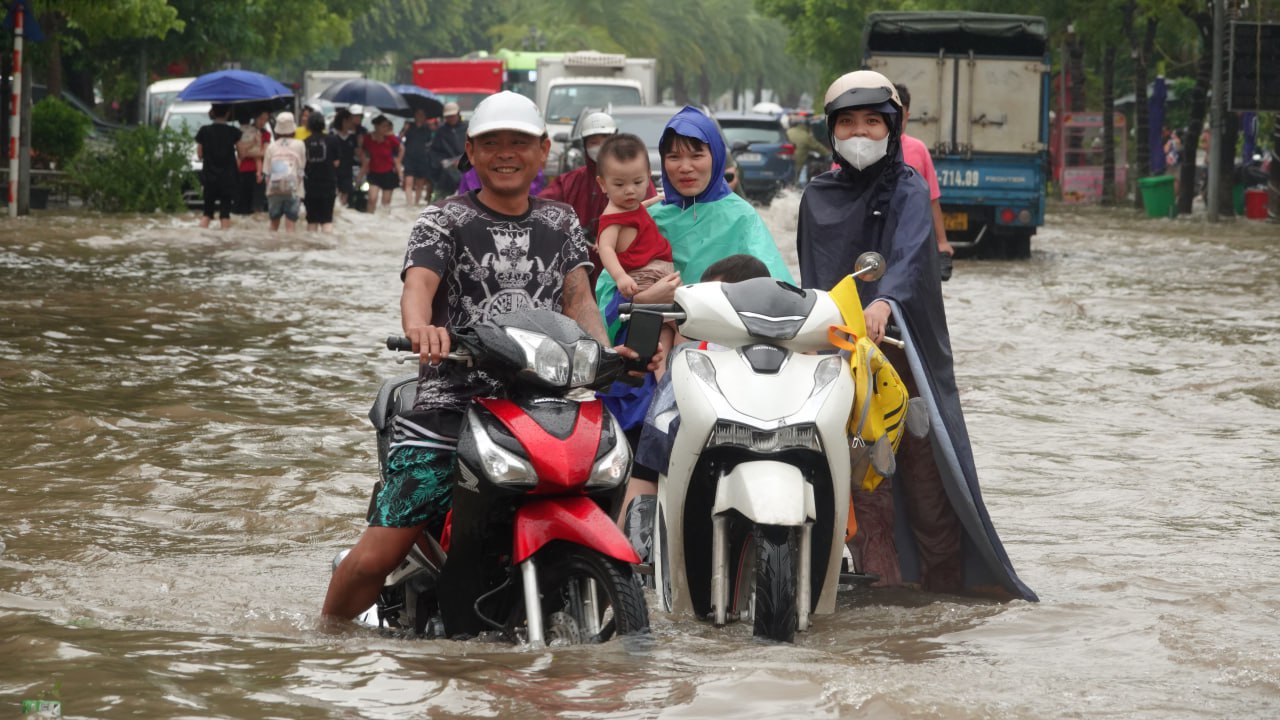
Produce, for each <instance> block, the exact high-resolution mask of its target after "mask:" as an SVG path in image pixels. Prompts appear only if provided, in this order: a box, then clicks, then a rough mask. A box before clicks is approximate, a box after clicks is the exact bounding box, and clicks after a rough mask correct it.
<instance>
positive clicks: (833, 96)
mask: <svg viewBox="0 0 1280 720" xmlns="http://www.w3.org/2000/svg"><path fill="white" fill-rule="evenodd" d="M855 108H857V109H862V110H873V111H875V112H878V113H880V114H881V115H883V116H884V118H885V122H886V124H887V125H888V127H889V134H888V136H887V137H885V138H883V139H881V140H871V139H869V138H861V137H851V138H846V139H844V140H837V139H836V136H835V128H836V118H837V116H839V114H840V113H841V112H842V111H844V110H852V109H855ZM823 110H825V111H826V113H827V132H828V137H829V140H830V142H831V147H832V148H833V149H834V150H835V155H836V158H837V159H838V160H842V161H843V162H844V163H847V164H848V165H850V166H852V167H853V168H855V169H857V170H864V169H866V168H868V167H870V166H871V165H874V164H875V163H876V162H878V161H879V160H880V159H881V158H883V157H885V156H886V155H890V156H895V157H896V156H897V154H898V145H899V140H898V136H899V135H901V133H902V99H901V98H899V97H898V90H897V88H895V87H894V86H893V83H892V82H890V81H889V78H887V77H885V76H884V75H881V74H880V73H878V72H876V71H874V70H856V71H854V72H851V73H845V74H844V75H841V76H840V77H838V78H836V79H835V82H833V83H831V86H830V87H828V88H827V94H826V97H825V98H823Z"/></svg>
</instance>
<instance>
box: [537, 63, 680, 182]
mask: <svg viewBox="0 0 1280 720" xmlns="http://www.w3.org/2000/svg"><path fill="white" fill-rule="evenodd" d="M536 83H537V102H538V108H539V109H541V110H542V116H543V118H545V119H546V121H547V134H548V135H549V136H550V137H551V138H553V141H552V143H551V157H550V158H548V159H547V173H548V174H554V173H555V172H556V171H557V168H559V167H560V154H561V153H563V152H564V150H565V148H566V146H565V144H564V143H562V142H556V141H555V140H554V138H555V137H556V135H558V134H561V133H568V131H569V130H570V129H571V128H572V127H573V123H574V122H575V121H576V120H577V119H578V115H579V114H581V113H582V111H583V109H585V108H603V109H607V108H609V107H610V106H611V105H653V104H656V103H657V102H658V61H657V60H655V59H653V58H629V57H627V56H625V55H619V54H611V53H599V52H595V51H592V50H583V51H580V52H571V53H565V54H564V55H561V56H559V57H544V58H539V59H538V76H537V81H536Z"/></svg>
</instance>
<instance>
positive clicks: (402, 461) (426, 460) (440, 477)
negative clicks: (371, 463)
mask: <svg viewBox="0 0 1280 720" xmlns="http://www.w3.org/2000/svg"><path fill="white" fill-rule="evenodd" d="M457 464H458V454H457V453H456V452H454V451H452V450H441V449H439V448H424V447H415V446H412V445H407V446H401V447H397V448H394V449H392V450H391V452H390V454H388V456H387V471H386V474H385V476H384V479H383V482H382V489H381V490H380V491H379V492H378V494H377V495H375V496H374V498H373V503H372V504H370V506H369V518H368V520H369V524H370V525H374V526H377V527H392V528H404V527H414V526H415V525H421V524H423V523H426V525H427V531H428V532H429V533H431V534H432V535H433V536H435V537H439V535H440V530H441V529H442V528H443V527H444V517H445V515H446V514H448V512H449V507H450V506H451V505H452V502H453V484H454V483H453V473H454V470H455V468H456V467H457Z"/></svg>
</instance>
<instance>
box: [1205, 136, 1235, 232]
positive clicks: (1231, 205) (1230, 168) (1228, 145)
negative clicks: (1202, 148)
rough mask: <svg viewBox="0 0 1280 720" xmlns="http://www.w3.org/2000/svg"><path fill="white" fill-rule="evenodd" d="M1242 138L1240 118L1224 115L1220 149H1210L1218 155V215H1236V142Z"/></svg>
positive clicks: (1219, 137)
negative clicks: (1234, 195)
mask: <svg viewBox="0 0 1280 720" xmlns="http://www.w3.org/2000/svg"><path fill="white" fill-rule="evenodd" d="M1239 137H1240V118H1239V116H1238V115H1236V114H1235V113H1233V112H1225V111H1224V112H1223V113H1222V131H1221V132H1220V133H1218V140H1219V145H1220V147H1217V148H1210V149H1209V150H1210V151H1211V152H1216V153H1218V168H1219V174H1218V177H1219V178H1220V179H1219V180H1218V215H1219V216H1220V217H1234V216H1235V214H1236V206H1235V198H1234V197H1233V195H1232V192H1233V191H1234V190H1235V168H1236V140H1237V139H1239Z"/></svg>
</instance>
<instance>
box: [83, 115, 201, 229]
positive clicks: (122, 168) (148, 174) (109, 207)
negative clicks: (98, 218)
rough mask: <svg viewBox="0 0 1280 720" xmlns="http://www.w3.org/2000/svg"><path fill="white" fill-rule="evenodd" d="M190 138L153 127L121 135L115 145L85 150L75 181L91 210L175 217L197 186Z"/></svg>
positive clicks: (116, 138) (123, 132)
mask: <svg viewBox="0 0 1280 720" xmlns="http://www.w3.org/2000/svg"><path fill="white" fill-rule="evenodd" d="M190 151H191V139H190V138H189V137H187V136H186V135H184V134H183V133H180V132H177V131H173V130H157V129H156V128H152V127H149V126H144V127H137V128H133V129H130V130H125V131H122V132H118V133H116V134H115V135H113V136H112V138H111V141H110V143H107V144H104V145H102V146H101V147H93V148H90V149H88V150H87V151H85V152H84V153H82V154H81V155H80V157H79V158H77V159H76V161H75V162H74V163H73V164H72V166H71V177H72V180H73V181H74V182H75V183H76V184H77V185H78V186H79V188H80V191H79V194H80V195H81V196H82V197H84V199H85V203H86V204H87V205H89V206H90V207H93V208H95V209H97V210H102V211H104V212H156V211H160V212H176V211H178V210H181V209H183V208H184V207H185V203H184V202H183V199H182V190H183V188H184V187H191V186H193V185H196V184H197V183H198V181H197V179H196V177H195V174H194V173H193V172H191V169H190V166H189V165H188V156H189V154H190Z"/></svg>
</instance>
